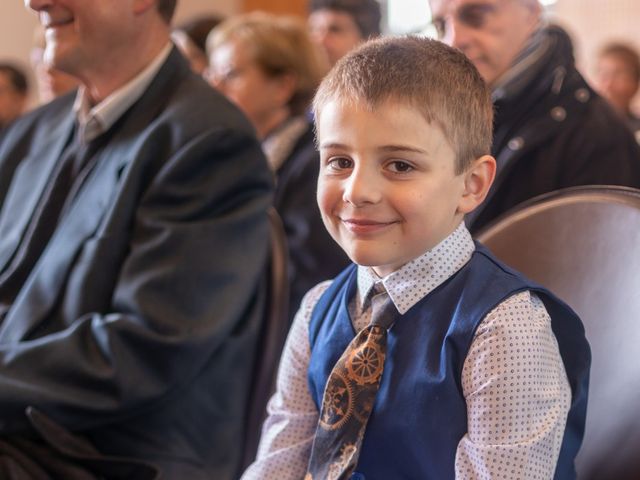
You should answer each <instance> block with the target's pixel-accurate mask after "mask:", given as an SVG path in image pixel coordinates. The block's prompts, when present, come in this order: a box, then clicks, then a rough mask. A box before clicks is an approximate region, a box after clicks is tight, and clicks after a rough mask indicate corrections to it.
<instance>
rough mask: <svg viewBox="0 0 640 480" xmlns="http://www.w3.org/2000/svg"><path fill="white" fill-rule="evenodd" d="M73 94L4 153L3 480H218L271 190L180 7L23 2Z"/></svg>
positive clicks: (78, 0) (254, 334)
mask: <svg viewBox="0 0 640 480" xmlns="http://www.w3.org/2000/svg"><path fill="white" fill-rule="evenodd" d="M25 4H26V5H27V6H28V7H29V8H30V9H31V10H33V11H34V13H35V14H36V15H37V17H38V20H39V22H40V23H41V24H42V26H43V27H44V29H45V31H46V40H47V42H46V49H45V53H44V59H45V61H46V62H47V63H49V64H51V65H52V66H54V67H55V68H57V69H59V70H62V71H64V72H66V73H68V74H70V75H73V76H75V77H76V78H78V79H80V82H81V84H82V85H81V87H80V88H79V89H78V90H77V93H76V94H75V95H74V94H67V95H63V96H61V97H58V98H56V99H55V100H53V101H51V102H49V103H48V104H46V105H43V106H42V107H40V108H38V109H36V110H34V111H33V112H30V113H27V114H25V115H23V116H22V117H21V118H19V119H17V120H16V121H15V122H13V123H12V125H11V126H10V127H9V128H8V129H7V131H6V132H5V133H3V135H2V138H1V139H0V478H1V479H2V480H60V479H64V480H104V479H107V478H108V479H109V480H125V479H127V480H129V479H136V480H151V479H154V480H156V479H160V478H162V479H167V480H182V479H189V480H210V479H216V480H233V479H234V478H237V470H238V469H239V468H240V463H241V456H242V444H243V438H244V436H245V428H246V427H245V424H246V423H245V418H246V407H247V404H248V403H249V400H250V399H249V396H250V392H251V384H252V380H253V375H254V366H255V355H256V350H257V348H256V345H257V341H258V335H259V332H260V329H261V327H262V325H263V323H264V311H265V306H264V299H265V297H266V295H265V285H264V277H265V271H266V267H267V261H268V246H269V245H268V238H269V225H268V217H267V210H268V208H269V207H270V204H271V198H272V195H271V194H272V178H271V172H270V171H269V169H268V167H267V162H266V160H265V158H264V155H263V153H262V151H261V149H260V144H259V142H258V140H257V139H256V138H255V134H254V130H253V128H252V126H251V124H250V123H249V121H248V120H247V119H246V118H245V116H244V115H243V114H242V113H241V112H240V111H239V109H238V108H236V107H235V106H234V105H232V104H231V102H229V101H228V100H227V99H226V98H225V97H224V96H223V95H222V94H220V93H219V92H217V91H214V90H213V89H212V88H210V87H209V85H208V84H207V83H206V82H205V81H204V80H203V79H202V77H201V76H199V75H196V74H194V73H193V72H192V71H191V69H190V67H189V64H188V63H187V61H186V60H185V59H184V57H183V56H182V55H181V54H180V52H179V51H178V50H177V48H175V47H174V46H173V45H172V43H171V41H170V29H171V27H170V25H171V18H172V16H173V12H174V11H175V7H176V0H149V1H142V2H138V1H129V0H109V1H104V0H26V1H25Z"/></svg>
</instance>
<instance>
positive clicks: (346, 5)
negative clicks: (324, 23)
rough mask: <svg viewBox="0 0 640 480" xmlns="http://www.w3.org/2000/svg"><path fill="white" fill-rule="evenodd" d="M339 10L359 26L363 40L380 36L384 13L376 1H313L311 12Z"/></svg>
mask: <svg viewBox="0 0 640 480" xmlns="http://www.w3.org/2000/svg"><path fill="white" fill-rule="evenodd" d="M316 10H338V11H340V12H345V13H347V14H349V15H350V16H351V17H352V18H353V21H354V22H355V23H356V25H357V26H358V29H359V30H360V33H361V35H362V38H365V39H366V38H370V37H377V36H379V35H380V21H381V19H382V13H381V12H380V4H379V3H378V2H377V1H376V0H311V1H310V2H309V11H310V12H314V11H316Z"/></svg>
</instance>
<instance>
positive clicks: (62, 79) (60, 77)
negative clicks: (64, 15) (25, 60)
mask: <svg viewBox="0 0 640 480" xmlns="http://www.w3.org/2000/svg"><path fill="white" fill-rule="evenodd" d="M45 48H46V41H45V37H44V29H43V28H42V26H41V25H38V26H37V27H36V28H35V30H34V32H33V47H32V48H31V54H30V59H31V67H32V68H33V72H34V75H35V79H36V88H37V89H38V99H39V100H40V103H41V104H44V103H49V102H50V101H51V100H53V99H54V98H56V97H58V96H60V95H63V94H65V93H67V92H70V91H71V90H74V89H76V88H77V87H78V85H79V81H78V79H77V78H76V77H74V76H72V75H69V74H67V73H64V72H63V71H60V70H58V69H56V68H54V67H52V66H51V65H47V64H46V63H45V62H44V58H43V57H44V50H45Z"/></svg>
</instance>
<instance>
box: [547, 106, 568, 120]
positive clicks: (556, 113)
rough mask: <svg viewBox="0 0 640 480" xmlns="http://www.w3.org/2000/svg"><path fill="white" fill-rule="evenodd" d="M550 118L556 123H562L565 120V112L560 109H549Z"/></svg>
mask: <svg viewBox="0 0 640 480" xmlns="http://www.w3.org/2000/svg"><path fill="white" fill-rule="evenodd" d="M551 118H553V119H554V120H555V121H556V122H562V121H563V120H564V119H565V118H567V111H566V110H565V109H564V108H562V107H553V108H552V109H551Z"/></svg>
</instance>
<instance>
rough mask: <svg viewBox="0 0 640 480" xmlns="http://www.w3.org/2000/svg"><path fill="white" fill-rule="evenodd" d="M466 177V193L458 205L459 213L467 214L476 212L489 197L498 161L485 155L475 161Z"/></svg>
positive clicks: (465, 174) (466, 172) (465, 173)
mask: <svg viewBox="0 0 640 480" xmlns="http://www.w3.org/2000/svg"><path fill="white" fill-rule="evenodd" d="M462 175H464V191H463V194H462V196H461V197H460V202H459V203H458V212H459V213H463V214H467V213H469V212H471V211H472V210H474V209H475V208H476V207H477V206H478V205H480V204H481V203H482V201H483V200H484V199H485V197H486V196H487V193H488V192H489V188H490V187H491V184H492V183H493V179H494V178H495V176H496V159H495V158H493V157H492V156H491V155H483V156H482V157H480V158H477V159H475V160H474V161H473V163H472V164H471V166H470V167H469V168H467V170H466V171H465V172H464V173H463V174H462Z"/></svg>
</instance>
